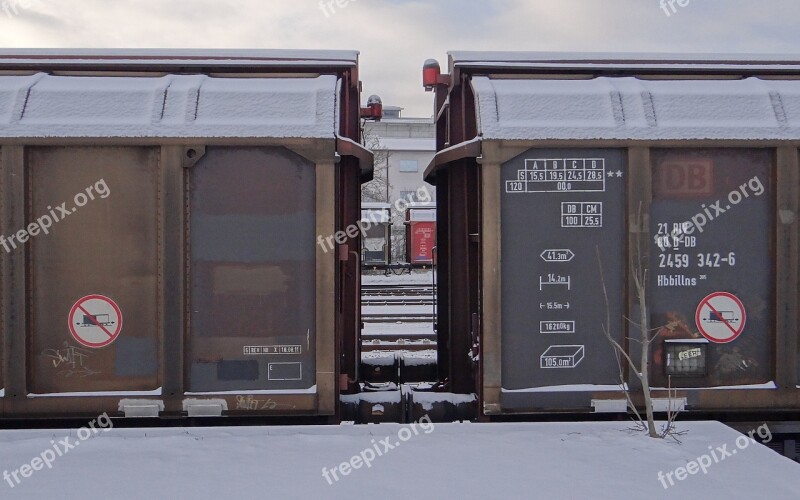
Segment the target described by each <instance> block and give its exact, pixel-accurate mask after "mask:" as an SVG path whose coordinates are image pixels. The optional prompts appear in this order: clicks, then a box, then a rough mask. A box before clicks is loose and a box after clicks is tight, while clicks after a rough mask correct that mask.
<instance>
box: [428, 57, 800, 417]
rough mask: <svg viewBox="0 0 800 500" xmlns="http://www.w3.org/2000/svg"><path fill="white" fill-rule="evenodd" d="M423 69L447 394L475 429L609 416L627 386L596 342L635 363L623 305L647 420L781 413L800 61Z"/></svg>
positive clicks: (793, 335)
mask: <svg viewBox="0 0 800 500" xmlns="http://www.w3.org/2000/svg"><path fill="white" fill-rule="evenodd" d="M424 71H425V85H426V87H427V89H428V90H435V102H436V104H435V106H436V109H435V113H434V116H435V117H437V118H436V128H437V151H438V153H437V155H436V157H435V159H434V160H433V162H432V164H431V165H430V167H429V168H428V170H427V172H426V176H427V180H428V181H429V182H433V183H436V186H437V200H438V243H437V246H438V255H439V263H438V285H439V286H438V293H439V297H438V305H439V309H438V311H439V314H438V325H437V327H438V330H437V331H438V333H439V367H440V374H439V377H440V379H441V380H442V381H448V384H449V387H448V389H449V390H450V391H452V392H456V393H470V392H475V393H477V394H478V395H479V396H480V401H481V415H482V416H484V417H490V416H498V415H513V414H534V413H553V412H574V413H579V412H600V411H610V412H617V411H619V412H624V411H625V410H626V405H625V398H624V395H623V393H622V391H621V388H622V387H623V385H622V384H623V383H625V384H628V387H630V388H631V389H635V388H636V377H634V376H632V375H631V373H630V370H628V369H627V367H625V366H622V370H623V374H622V376H620V364H618V362H617V359H616V357H615V355H614V351H613V349H612V347H611V343H610V342H609V341H608V339H607V338H606V336H605V335H604V330H606V331H608V332H609V335H610V336H611V337H612V338H613V339H614V341H616V342H617V343H619V344H620V345H621V346H623V347H625V349H626V351H627V352H628V353H629V354H630V355H631V356H632V357H634V358H637V359H638V356H639V354H638V353H637V345H640V344H637V342H636V341H637V339H640V338H641V332H640V330H639V328H640V326H639V325H640V324H641V321H640V318H641V317H642V307H644V308H645V310H644V317H645V318H646V320H647V321H646V323H649V328H650V329H651V330H650V332H649V333H650V336H651V337H653V338H654V342H653V346H652V351H651V353H650V355H649V358H648V360H649V363H650V371H649V374H650V378H651V381H652V384H653V386H654V387H655V396H656V397H657V398H658V399H659V405H660V406H659V409H664V408H666V407H667V406H669V405H670V404H673V405H674V407H676V408H685V410H687V411H689V412H721V413H725V414H728V415H732V414H734V413H738V414H744V413H756V412H770V414H771V415H773V416H776V418H780V415H783V414H784V413H785V412H788V414H790V415H797V410H798V409H800V389H798V372H799V371H800V365H799V364H798V287H797V283H798V254H800V252H799V251H800V247H798V244H799V242H798V227H800V226H798V193H799V192H800V189H799V186H800V183H799V182H798V181H799V180H800V169H799V168H798V148H799V147H800V79H798V77H800V60H798V59H792V58H781V57H768V56H763V57H759V56H714V57H712V56H709V57H701V56H691V57H677V56H676V57H665V56H663V55H662V56H648V55H619V54H596V55H588V56H578V55H569V54H532V53H493V54H490V53H472V52H457V53H452V54H451V55H450V60H449V74H442V72H441V71H440V70H439V67H438V64H437V63H436V62H435V61H429V62H428V63H426V66H425V70H424ZM637 275H639V276H645V277H644V279H642V280H640V283H641V284H642V285H643V291H640V290H639V289H637V286H636V284H637V283H636V279H635V277H636V276H637ZM606 296H607V297H606ZM626 318H629V319H626ZM465 352H470V353H471V356H470V357H467V356H464V353H465ZM668 387H671V388H672V390H673V391H672V393H669V392H668V391H667V388H668ZM637 401H638V400H637ZM638 402H639V403H640V402H641V401H638Z"/></svg>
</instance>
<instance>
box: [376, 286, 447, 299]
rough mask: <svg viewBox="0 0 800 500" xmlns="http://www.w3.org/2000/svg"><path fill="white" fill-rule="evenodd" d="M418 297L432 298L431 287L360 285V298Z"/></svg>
mask: <svg viewBox="0 0 800 500" xmlns="http://www.w3.org/2000/svg"><path fill="white" fill-rule="evenodd" d="M409 296H411V297H418V296H430V297H431V298H433V285H422V284H415V285H361V297H362V298H363V297H409Z"/></svg>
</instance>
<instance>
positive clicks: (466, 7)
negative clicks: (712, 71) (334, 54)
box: [0, 0, 800, 116]
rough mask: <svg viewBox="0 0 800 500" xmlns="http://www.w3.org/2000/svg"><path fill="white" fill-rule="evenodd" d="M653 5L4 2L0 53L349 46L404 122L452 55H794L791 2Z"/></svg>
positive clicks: (797, 11)
mask: <svg viewBox="0 0 800 500" xmlns="http://www.w3.org/2000/svg"><path fill="white" fill-rule="evenodd" d="M660 1H661V0H438V1H417V0H393V1H392V0H350V1H349V2H348V1H347V0H338V3H339V4H340V5H345V7H342V8H340V7H338V6H337V4H336V2H333V8H331V7H325V8H323V7H322V6H321V5H320V4H321V2H320V0H238V1H229V0H69V1H64V0H0V47H3V48H19V47H64V48H68V47H82V48H87V47H88V48H94V47H100V48H144V47H146V48H150V47H159V48H311V49H323V48H324V49H357V50H360V51H361V67H362V72H361V77H362V80H363V81H364V92H365V96H364V98H365V99H366V96H367V95H369V94H373V93H374V94H379V95H380V96H381V97H382V98H383V101H384V103H385V104H388V105H397V106H402V107H404V108H406V111H405V115H406V116H411V115H415V116H429V115H430V114H431V96H430V94H425V93H424V92H423V90H422V87H421V67H422V63H423V62H424V61H425V59H427V58H431V57H433V58H436V59H439V60H440V62H442V63H443V66H444V63H445V61H446V59H447V55H446V54H447V52H448V51H450V50H528V51H580V52H594V51H625V52H642V51H647V52H722V53H728V52H755V53H764V52H766V53H800V30H799V29H798V19H800V2H798V0H760V1H755V0H689V1H688V5H686V6H684V7H680V6H678V4H677V3H675V10H676V11H675V12H673V11H672V9H669V7H667V8H666V10H667V12H669V14H670V15H669V16H668V15H667V12H665V10H662V8H661V6H660ZM327 2H328V0H325V3H327ZM685 2H686V0H683V3H685Z"/></svg>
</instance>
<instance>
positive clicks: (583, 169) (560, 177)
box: [506, 158, 606, 193]
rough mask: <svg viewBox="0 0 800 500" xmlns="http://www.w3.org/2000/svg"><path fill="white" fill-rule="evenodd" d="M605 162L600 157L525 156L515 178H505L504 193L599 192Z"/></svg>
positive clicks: (601, 191) (604, 171)
mask: <svg viewBox="0 0 800 500" xmlns="http://www.w3.org/2000/svg"><path fill="white" fill-rule="evenodd" d="M605 190H606V162H605V160H604V159H602V158H597V159H594V158H586V159H583V158H581V159H568V158H567V159H560V160H547V159H536V160H525V168H524V169H520V170H517V180H516V181H506V192H507V193H564V192H572V193H603V192H605Z"/></svg>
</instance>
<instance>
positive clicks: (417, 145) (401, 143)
mask: <svg viewBox="0 0 800 500" xmlns="http://www.w3.org/2000/svg"><path fill="white" fill-rule="evenodd" d="M377 149H378V150H386V151H429V152H431V153H433V152H435V151H436V139H434V138H430V139H405V138H397V137H381V139H380V145H379V146H378V148H377Z"/></svg>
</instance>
